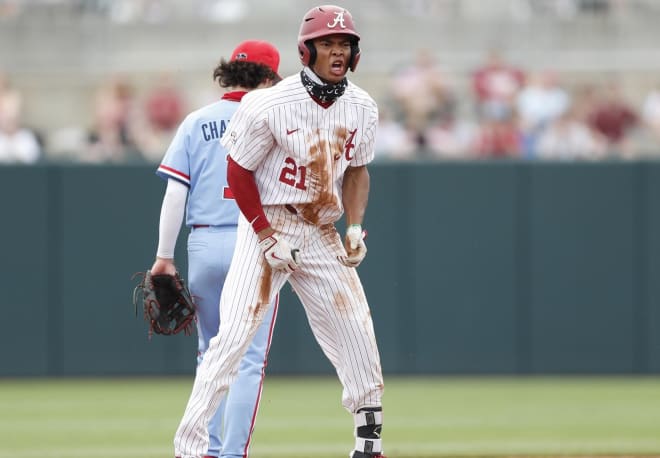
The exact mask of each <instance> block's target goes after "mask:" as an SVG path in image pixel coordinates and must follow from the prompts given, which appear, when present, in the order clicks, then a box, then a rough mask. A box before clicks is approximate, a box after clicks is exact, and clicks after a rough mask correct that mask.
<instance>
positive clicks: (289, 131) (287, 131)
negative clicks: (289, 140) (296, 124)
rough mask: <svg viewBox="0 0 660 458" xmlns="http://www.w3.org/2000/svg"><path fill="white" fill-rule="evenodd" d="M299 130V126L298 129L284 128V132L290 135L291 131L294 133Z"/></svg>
mask: <svg viewBox="0 0 660 458" xmlns="http://www.w3.org/2000/svg"><path fill="white" fill-rule="evenodd" d="M299 130H300V128H298V129H291V130H289V129H287V130H286V134H287V135H291V134H292V133H294V132H298V131H299Z"/></svg>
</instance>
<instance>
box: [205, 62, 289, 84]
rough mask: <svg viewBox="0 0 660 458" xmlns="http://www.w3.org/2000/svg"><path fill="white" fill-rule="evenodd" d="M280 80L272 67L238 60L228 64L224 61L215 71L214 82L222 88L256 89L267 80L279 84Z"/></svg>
mask: <svg viewBox="0 0 660 458" xmlns="http://www.w3.org/2000/svg"><path fill="white" fill-rule="evenodd" d="M280 79H281V78H280V77H279V76H278V75H277V73H275V72H274V71H273V70H272V69H271V68H270V67H268V66H267V65H264V64H257V63H255V62H244V61H237V60H233V61H230V62H227V61H226V60H224V59H222V60H221V61H220V63H219V64H218V66H217V67H216V68H215V70H213V80H214V81H216V80H217V81H218V84H219V85H220V87H224V88H226V87H237V86H240V87H244V88H246V89H256V88H257V87H258V86H259V85H260V84H261V83H263V82H264V81H266V80H272V81H273V82H274V83H277V82H278V81H280Z"/></svg>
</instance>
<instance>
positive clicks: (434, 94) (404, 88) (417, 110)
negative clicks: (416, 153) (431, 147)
mask: <svg viewBox="0 0 660 458" xmlns="http://www.w3.org/2000/svg"><path fill="white" fill-rule="evenodd" d="M391 83H392V85H391V90H392V97H393V98H394V101H395V103H396V104H397V107H398V110H399V111H400V114H401V117H402V121H403V123H404V124H405V126H406V128H408V129H409V130H410V131H411V132H413V133H414V135H415V139H416V142H417V144H418V146H420V147H424V146H425V142H426V139H425V138H424V131H425V130H426V129H427V128H428V127H429V126H430V125H431V123H432V122H433V120H434V119H436V118H437V117H438V116H441V115H442V114H443V113H444V112H446V111H448V110H452V108H453V105H454V102H455V100H454V94H453V92H452V89H451V87H450V83H449V81H448V77H447V76H446V75H444V74H443V73H442V72H441V71H440V68H439V67H438V65H437V64H436V62H435V59H434V57H433V55H432V54H431V51H430V50H428V49H426V48H421V49H419V50H418V51H417V55H416V59H415V61H414V62H413V63H412V64H411V65H409V66H407V67H403V68H401V69H400V70H399V71H397V72H396V73H395V74H394V75H393V77H392V81H391Z"/></svg>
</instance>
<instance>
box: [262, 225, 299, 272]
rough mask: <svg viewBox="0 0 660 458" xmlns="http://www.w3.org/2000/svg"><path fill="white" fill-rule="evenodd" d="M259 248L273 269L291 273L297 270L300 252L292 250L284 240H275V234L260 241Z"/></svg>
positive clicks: (295, 249)
mask: <svg viewBox="0 0 660 458" xmlns="http://www.w3.org/2000/svg"><path fill="white" fill-rule="evenodd" d="M259 247H260V248H261V252H262V253H263V254H264V257H265V258H266V261H268V264H270V266H271V267H272V268H273V269H275V270H281V271H284V272H287V273H292V272H293V271H295V270H296V269H297V268H298V253H299V251H300V250H298V249H297V248H293V247H292V246H291V245H290V244H289V242H287V241H286V240H284V239H281V238H276V237H275V234H273V235H269V236H268V237H266V238H265V239H263V240H260V241H259Z"/></svg>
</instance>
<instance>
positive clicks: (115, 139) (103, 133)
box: [80, 77, 136, 164]
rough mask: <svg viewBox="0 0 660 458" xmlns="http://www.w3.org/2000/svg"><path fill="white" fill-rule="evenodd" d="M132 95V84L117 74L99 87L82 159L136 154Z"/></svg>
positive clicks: (99, 160) (106, 160)
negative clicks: (132, 127) (132, 126)
mask: <svg viewBox="0 0 660 458" xmlns="http://www.w3.org/2000/svg"><path fill="white" fill-rule="evenodd" d="M133 97H134V93H133V88H132V86H131V85H130V83H129V82H128V81H127V80H126V79H125V78H123V77H114V78H113V79H111V80H110V81H109V82H108V83H107V84H105V85H103V86H102V87H101V88H100V89H99V90H98V92H97V94H96V96H95V98H94V122H93V125H92V127H91V129H90V131H89V134H88V143H87V147H86V148H85V151H84V152H83V154H82V156H81V157H80V160H81V161H82V162H91V163H97V164H99V163H122V162H127V161H130V160H131V159H135V158H136V150H135V145H134V141H133V135H132V131H131V124H132V118H133V115H132V111H133Z"/></svg>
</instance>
